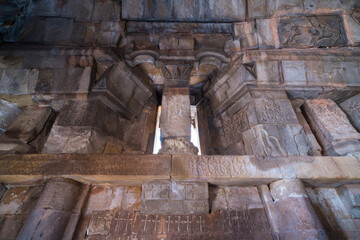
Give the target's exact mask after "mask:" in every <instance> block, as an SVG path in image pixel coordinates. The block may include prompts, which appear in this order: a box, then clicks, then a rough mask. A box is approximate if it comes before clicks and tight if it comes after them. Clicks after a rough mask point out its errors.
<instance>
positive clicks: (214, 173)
mask: <svg viewBox="0 0 360 240" xmlns="http://www.w3.org/2000/svg"><path fill="white" fill-rule="evenodd" d="M260 162H261V163H260ZM260 164H261V165H262V166H261V167H260ZM172 166H173V167H172V178H173V179H176V180H181V179H194V180H195V179H199V178H201V179H208V180H209V181H212V180H214V181H216V182H221V181H223V180H233V181H234V182H236V181H243V182H251V181H256V182H261V181H265V182H266V181H267V180H266V179H271V178H272V179H274V178H275V179H276V178H281V176H282V174H281V172H279V171H278V168H277V166H276V165H275V164H274V162H270V161H268V162H266V161H261V160H258V159H256V158H255V157H250V156H180V155H175V156H173V165H172Z"/></svg>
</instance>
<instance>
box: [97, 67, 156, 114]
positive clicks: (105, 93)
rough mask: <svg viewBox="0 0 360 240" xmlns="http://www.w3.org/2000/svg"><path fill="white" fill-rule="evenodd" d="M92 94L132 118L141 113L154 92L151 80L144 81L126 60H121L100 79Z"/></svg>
mask: <svg viewBox="0 0 360 240" xmlns="http://www.w3.org/2000/svg"><path fill="white" fill-rule="evenodd" d="M123 86H126V88H124V87H123ZM91 96H92V98H96V99H100V100H101V101H102V102H103V103H104V104H105V105H107V106H108V107H109V108H111V109H112V110H113V111H115V112H119V113H120V114H121V115H122V116H124V117H126V118H128V119H131V118H133V117H138V116H139V115H140V113H141V110H142V109H143V107H144V105H145V104H146V103H147V101H148V100H149V98H150V97H151V96H152V92H151V91H150V84H149V82H145V81H144V82H143V80H142V79H141V78H139V77H138V76H136V75H135V74H133V73H132V72H131V71H130V69H129V68H128V67H127V65H126V64H125V63H124V62H119V63H116V64H114V65H113V66H112V67H111V69H110V70H109V71H107V74H104V75H103V77H102V78H101V79H100V80H99V81H98V83H97V84H96V85H95V86H94V88H93V89H92V91H91Z"/></svg>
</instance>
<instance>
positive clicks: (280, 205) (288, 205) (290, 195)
mask: <svg viewBox="0 0 360 240" xmlns="http://www.w3.org/2000/svg"><path fill="white" fill-rule="evenodd" d="M270 193H271V196H272V198H273V199H274V202H273V203H271V204H274V205H275V207H276V210H277V216H276V217H275V222H276V223H277V224H278V223H279V221H280V222H281V225H280V229H276V230H277V231H278V230H280V233H279V237H280V239H327V236H326V234H325V231H324V228H323V226H322V224H321V222H320V220H319V218H318V216H317V215H316V213H315V210H314V208H313V206H312V205H311V201H310V199H309V197H308V196H307V194H306V192H305V189H304V186H303V184H302V182H301V180H298V179H284V180H279V181H276V182H273V183H272V184H270ZM265 205H266V206H267V204H265ZM268 212H274V211H273V209H272V210H269V211H268ZM268 216H269V215H268ZM270 218H272V217H270ZM277 218H278V219H277ZM272 220H273V219H270V222H272ZM276 226H277V228H279V226H278V225H276Z"/></svg>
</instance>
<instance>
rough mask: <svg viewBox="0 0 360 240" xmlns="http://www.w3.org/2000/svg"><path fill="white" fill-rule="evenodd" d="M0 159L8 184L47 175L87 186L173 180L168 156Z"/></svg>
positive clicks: (52, 156)
mask: <svg viewBox="0 0 360 240" xmlns="http://www.w3.org/2000/svg"><path fill="white" fill-rule="evenodd" d="M0 159H1V160H0V163H1V164H4V165H1V168H0V171H1V170H2V171H4V172H0V178H1V179H5V178H6V176H8V177H9V178H8V180H10V179H11V178H12V180H15V182H16V181H18V182H21V181H23V180H26V179H27V180H30V179H31V178H32V179H34V178H41V176H44V174H46V175H47V176H65V175H66V176H73V177H74V178H75V179H78V180H83V181H85V182H86V181H87V180H86V179H88V180H89V179H92V180H94V181H99V182H101V181H104V182H108V180H110V179H113V181H128V182H131V181H133V182H135V183H136V182H138V183H139V182H141V181H143V180H151V179H154V178H156V179H169V178H170V172H171V169H170V168H171V158H170V156H166V155H154V156H152V155H97V154H88V155H87V154H74V155H71V154H59V155H47V154H41V155H19V156H14V155H0ZM16 159H17V160H16ZM19 166H22V167H21V168H20V167H19ZM139 166H142V167H141V168H139ZM13 171H14V172H13ZM26 175H28V177H26ZM91 175H92V176H91ZM11 176H13V177H11ZM16 176H17V177H16ZM21 176H23V177H24V178H22V177H21ZM31 176H32V177H31ZM12 180H10V181H12Z"/></svg>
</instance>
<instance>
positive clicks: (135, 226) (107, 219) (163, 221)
mask: <svg viewBox="0 0 360 240" xmlns="http://www.w3.org/2000/svg"><path fill="white" fill-rule="evenodd" d="M266 219H267V218H266V214H265V211H264V208H253V209H246V210H238V211H215V212H214V213H211V214H196V215H195V214H187V215H166V214H165V215H162V214H144V213H139V212H134V211H116V212H113V213H109V212H97V213H96V214H92V215H91V218H90V223H89V226H88V229H87V233H88V235H89V237H92V236H93V237H100V236H102V237H104V238H105V237H106V236H107V237H108V238H107V239H129V238H131V239H135V238H138V239H145V238H146V239H147V237H155V238H164V239H165V238H169V239H178V237H179V236H181V237H184V238H191V239H197V238H199V237H200V238H201V237H204V236H206V239H214V238H215V239H219V238H223V237H224V236H228V237H229V239H233V236H235V235H236V236H239V235H241V236H247V237H248V238H250V239H252V238H254V237H255V238H256V237H260V238H261V239H271V232H270V226H269V223H268V221H267V220H266ZM227 239H228V238H227Z"/></svg>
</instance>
